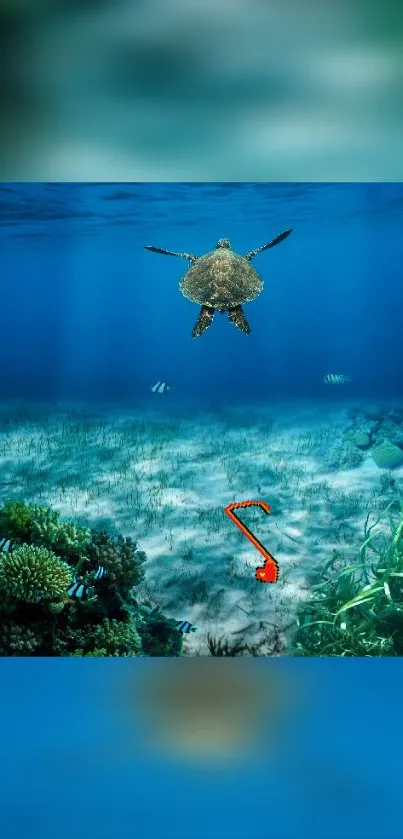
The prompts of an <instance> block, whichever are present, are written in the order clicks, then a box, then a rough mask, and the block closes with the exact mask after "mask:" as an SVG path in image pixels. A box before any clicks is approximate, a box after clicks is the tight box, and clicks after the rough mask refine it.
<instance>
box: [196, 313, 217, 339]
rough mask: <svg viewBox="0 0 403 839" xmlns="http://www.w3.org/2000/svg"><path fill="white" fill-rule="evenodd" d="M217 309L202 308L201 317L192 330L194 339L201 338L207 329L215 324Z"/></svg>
mask: <svg viewBox="0 0 403 839" xmlns="http://www.w3.org/2000/svg"><path fill="white" fill-rule="evenodd" d="M214 312H215V309H211V308H210V307H209V306H202V307H201V309H200V312H199V317H198V318H197V321H196V323H195V325H194V327H193V329H192V338H199V336H200V335H201V334H202V332H204V330H205V329H207V327H209V326H211V324H212V322H213V317H214Z"/></svg>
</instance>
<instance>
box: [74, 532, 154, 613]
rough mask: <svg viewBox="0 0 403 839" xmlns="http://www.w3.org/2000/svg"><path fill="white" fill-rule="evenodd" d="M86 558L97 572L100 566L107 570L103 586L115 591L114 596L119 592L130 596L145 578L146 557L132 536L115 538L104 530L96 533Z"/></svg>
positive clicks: (102, 582) (93, 535)
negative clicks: (144, 565) (134, 587)
mask: <svg viewBox="0 0 403 839" xmlns="http://www.w3.org/2000/svg"><path fill="white" fill-rule="evenodd" d="M86 556H87V557H88V558H89V560H90V564H91V567H92V568H93V569H94V570H95V569H96V568H97V567H98V566H102V567H103V568H104V569H105V571H106V572H107V573H106V575H105V577H103V578H102V581H101V583H100V586H101V587H108V588H109V589H112V590H113V591H112V592H111V593H113V592H114V593H116V592H120V594H121V595H122V596H123V597H128V596H129V595H130V592H131V590H132V588H133V586H137V585H138V584H139V583H140V582H141V580H143V579H144V569H143V563H144V561H145V559H146V555H145V553H144V551H140V550H138V548H137V545H136V542H134V541H133V539H131V538H130V537H126V538H124V537H123V536H117V537H115V538H112V537H111V536H109V534H108V533H106V532H105V531H103V530H93V531H92V539H91V543H90V544H89V545H88V548H87V550H86Z"/></svg>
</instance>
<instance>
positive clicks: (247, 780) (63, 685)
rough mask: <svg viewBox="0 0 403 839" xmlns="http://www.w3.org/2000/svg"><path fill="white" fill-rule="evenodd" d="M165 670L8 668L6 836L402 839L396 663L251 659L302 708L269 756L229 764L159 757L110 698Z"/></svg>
mask: <svg viewBox="0 0 403 839" xmlns="http://www.w3.org/2000/svg"><path fill="white" fill-rule="evenodd" d="M238 663H239V664H240V666H242V663H240V662H238ZM180 665H181V669H182V672H185V671H186V667H187V662H186V661H182V662H180ZM170 666H171V663H168V667H166V665H165V669H166V672H167V673H168V679H169V678H170V676H169V670H170ZM163 667H164V664H163V663H162V662H160V661H158V660H156V659H155V660H153V661H150V660H142V661H137V662H131V661H128V660H126V661H122V660H120V661H111V660H103V661H100V660H99V661H88V660H87V661H85V660H76V661H74V660H69V661H67V660H52V661H50V660H46V659H45V660H36V661H33V660H29V661H28V660H26V661H21V660H3V661H2V662H1V679H2V688H1V692H0V719H1V744H2V759H1V762H2V769H3V773H2V783H1V794H0V795H1V798H0V801H1V812H2V834H3V835H4V836H7V839H14V837H18V839H20V837H23V836H32V835H35V836H41V837H43V839H47V837H54V836H58V837H59V839H67V837H76V839H81V837H87V836H91V837H98V839H104V837H105V839H109V837H110V839H114V837H116V836H122V835H123V834H125V835H133V836H137V837H141V839H143V837H144V839H148V837H150V838H151V837H161V836H165V837H172V839H189V838H190V837H191V839H193V838H194V839H216V838H217V839H227V837H228V839H229V838H230V837H231V839H238V838H239V839H244V837H248V839H249V837H250V839H255V837H256V839H257V837H262V836H264V837H265V836H267V837H287V838H288V837H289V839H294V837H307V839H308V837H309V839H316V837H317V839H333V837H334V839H336V837H340V836H344V837H354V839H359V838H360V837H363V839H364V837H365V839H380V837H382V839H393V837H400V836H401V804H400V799H401V769H400V753H401V747H402V736H401V730H402V727H401V691H402V670H401V664H400V662H399V661H392V660H382V661H371V660H367V661H364V660H354V661H353V660H346V661H341V660H328V659H322V660H320V661H319V660H304V661H297V660H287V661H286V660H280V659H277V660H270V661H267V660H266V661H263V660H260V661H256V662H253V663H252V668H251V669H250V670H249V676H250V677H251V678H253V674H255V675H256V674H259V676H261V675H262V673H265V674H266V676H269V677H270V679H271V680H272V683H275V682H276V680H278V679H280V678H281V679H282V680H283V689H284V686H285V685H287V686H288V687H287V691H286V692H287V694H288V691H290V692H291V694H292V699H293V703H292V704H293V709H292V710H291V709H290V708H288V710H285V711H284V712H283V713H282V712H280V713H279V715H278V721H277V723H276V726H277V728H278V742H277V745H276V747H273V746H272V738H271V736H270V732H269V728H270V726H269V724H268V717H267V716H266V721H265V720H264V718H263V719H262V720H260V721H259V729H258V730H259V740H260V749H258V750H257V751H254V750H253V749H251V751H250V754H249V753H248V752H244V753H243V755H241V756H240V757H239V759H235V758H234V759H232V760H231V761H229V762H228V763H225V764H224V765H222V766H215V765H213V764H211V765H210V764H208V763H207V764H201V763H200V762H199V761H198V759H197V757H196V756H195V757H194V758H193V759H192V760H191V761H190V762H189V760H187V761H184V762H181V759H180V755H179V757H178V755H176V756H175V755H173V754H171V753H168V752H165V753H163V752H161V754H160V755H158V754H157V753H154V752H151V751H150V753H148V751H147V745H146V741H147V736H148V735H147V729H146V726H145V724H144V712H145V709H144V707H143V706H142V704H141V702H140V701H137V702H136V701H135V700H134V701H133V702H132V704H131V712H130V714H128V713H127V708H125V707H124V702H123V701H122V695H120V698H119V699H117V697H116V696H115V698H111V697H112V694H113V689H114V688H118V687H121V688H122V690H123V689H124V685H125V683H126V680H127V677H128V676H129V677H130V679H131V681H132V685H134V686H136V685H137V686H138V687H140V684H144V681H146V680H147V679H148V678H149V677H150V674H151V671H153V672H154V674H155V672H156V670H157V671H158V669H160V670H161V669H162V668H163ZM172 673H173V671H172V667H171V674H172ZM173 678H174V676H173ZM122 690H121V691H120V694H122ZM134 693H135V691H134ZM301 697H303V699H302V698H301ZM265 699H267V704H268V705H269V696H267V697H265ZM289 699H290V694H288V696H286V695H285V694H284V704H285V706H287V705H289ZM163 717H164V711H163V708H161V718H162V719H163ZM196 724H197V723H196ZM140 741H143V748H142V750H141V754H140V752H139V743H140Z"/></svg>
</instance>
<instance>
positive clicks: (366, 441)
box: [353, 431, 371, 449]
mask: <svg viewBox="0 0 403 839" xmlns="http://www.w3.org/2000/svg"><path fill="white" fill-rule="evenodd" d="M353 439H354V443H355V445H356V446H358V448H359V449H368V448H369V447H370V445H371V437H370V435H369V434H367V433H366V431H356V432H355V434H354V438H353Z"/></svg>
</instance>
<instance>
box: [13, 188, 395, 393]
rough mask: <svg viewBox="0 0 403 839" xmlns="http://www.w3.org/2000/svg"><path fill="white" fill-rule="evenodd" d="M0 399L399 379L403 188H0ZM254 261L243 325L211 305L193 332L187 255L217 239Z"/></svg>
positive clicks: (277, 389)
mask: <svg viewBox="0 0 403 839" xmlns="http://www.w3.org/2000/svg"><path fill="white" fill-rule="evenodd" d="M0 193H1V195H0V199H1V205H0V206H1V222H2V224H1V234H0V235H1V254H0V271H1V290H2V301H3V323H2V330H1V334H0V351H1V354H0V377H1V383H2V396H3V398H7V397H8V396H25V397H30V398H33V399H37V398H64V397H65V396H77V397H86V398H89V399H91V398H94V399H95V398H97V399H99V398H102V399H116V398H121V397H128V396H129V397H134V398H136V397H139V396H142V395H144V393H145V392H146V390H148V388H149V386H150V385H151V384H152V383H154V381H156V380H157V379H163V380H165V381H168V382H170V383H171V384H172V385H173V387H174V388H175V396H176V398H177V399H180V400H181V401H184V402H189V403H192V401H198V402H201V403H207V402H210V401H212V402H214V403H217V402H218V403H220V404H222V403H225V401H228V400H230V401H239V402H242V401H245V400H246V399H252V400H261V399H263V400H265V401H266V400H267V399H269V398H271V397H272V396H282V397H283V396H284V397H286V398H293V397H300V396H305V397H309V398H311V397H312V398H313V399H318V400H319V399H321V398H323V396H325V398H328V397H329V390H328V389H326V388H325V389H324V387H323V381H322V380H323V375H324V373H325V372H327V371H330V372H342V373H343V374H345V375H349V376H351V378H352V386H351V388H350V391H349V393H352V394H353V396H360V395H366V396H367V395H368V396H370V397H375V396H383V395H390V396H396V395H399V394H400V393H401V389H402V368H401V355H402V331H401V310H402V305H403V286H402V282H401V266H402V262H403V239H402V236H401V219H402V212H403V187H402V185H401V184H387V183H382V184H381V183H372V184H343V183H339V184H326V183H325V184H321V183H315V184H309V183H308V184H304V183H296V184H292V183H291V184H264V183H256V184H253V183H252V184H250V183H241V184H230V183H229V184H227V183H225V184H215V183H213V184H210V183H205V184H203V183H202V184H197V183H195V184H186V183H184V184H180V183H179V184H164V183H162V184H145V183H144V184H143V183H141V184H114V183H112V184H108V183H106V184H85V183H77V184H70V183H60V184H57V183H52V184H46V183H45V184H40V183H38V184H13V183H9V184H3V186H2V187H1V188H0ZM290 227H291V228H293V233H292V235H291V236H290V237H289V238H288V239H286V240H285V241H284V242H282V243H281V244H280V245H278V246H277V247H276V248H273V249H272V250H269V251H266V252H263V253H261V254H260V255H259V256H257V257H256V259H255V261H254V263H253V264H254V266H255V267H256V269H257V270H258V271H259V272H260V274H261V276H262V277H263V279H264V281H265V287H264V290H263V293H262V294H261V296H260V297H258V298H257V299H256V300H255V301H253V302H251V303H250V304H246V306H245V314H246V316H247V318H248V320H249V322H250V326H251V335H250V336H245V335H244V334H243V333H241V332H239V331H238V330H237V329H236V328H235V327H234V326H233V325H232V324H230V323H229V322H228V319H227V316H226V315H220V314H217V315H216V317H215V320H214V323H213V326H212V328H211V329H209V330H208V331H206V332H205V333H204V334H203V335H202V336H201V337H200V338H199V339H197V340H191V339H190V333H191V330H192V327H193V324H194V322H195V320H196V318H197V313H198V308H197V306H196V305H195V304H194V303H192V302H190V301H188V300H186V299H185V298H184V297H182V295H181V294H180V291H179V289H178V282H179V279H180V277H181V275H182V274H183V273H184V271H185V270H186V267H187V263H186V262H185V261H183V260H179V259H175V258H173V257H168V256H161V255H159V254H154V253H150V252H147V251H145V250H143V245H146V244H152V245H155V246H157V247H161V248H166V249H169V250H179V251H186V252H194V253H196V254H198V255H202V254H204V253H205V252H207V251H209V250H211V249H212V248H213V247H214V246H215V243H216V241H217V240H218V239H219V238H220V237H228V238H229V239H230V240H231V242H232V246H233V248H234V250H235V251H237V252H239V253H244V252H246V251H248V250H251V249H252V248H255V247H258V246H260V245H262V244H264V243H265V242H267V241H269V240H271V239H272V238H273V237H274V236H276V235H277V234H278V233H280V232H281V231H282V230H284V229H287V228H290Z"/></svg>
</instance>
